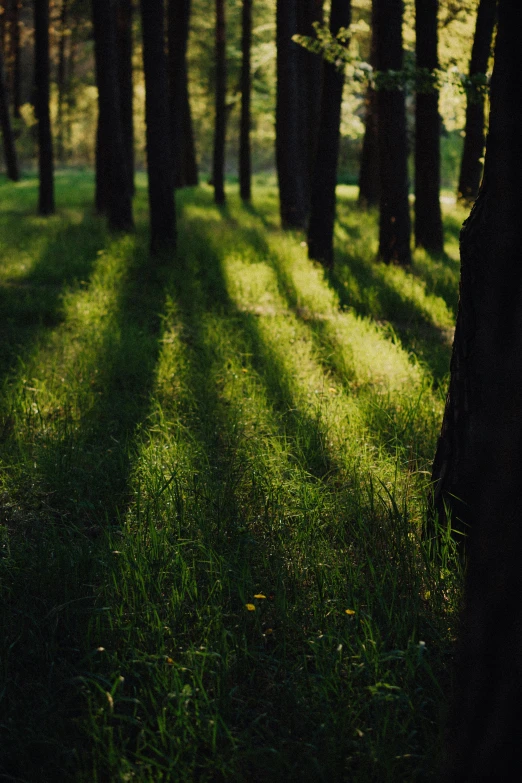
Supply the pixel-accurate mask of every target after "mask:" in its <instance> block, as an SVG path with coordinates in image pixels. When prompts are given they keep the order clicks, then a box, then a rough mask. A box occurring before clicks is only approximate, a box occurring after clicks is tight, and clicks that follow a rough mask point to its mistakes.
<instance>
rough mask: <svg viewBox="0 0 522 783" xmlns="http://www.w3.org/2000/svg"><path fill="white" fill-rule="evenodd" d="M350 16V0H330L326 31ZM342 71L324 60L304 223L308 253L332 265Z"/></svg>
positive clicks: (333, 30) (342, 24)
mask: <svg viewBox="0 0 522 783" xmlns="http://www.w3.org/2000/svg"><path fill="white" fill-rule="evenodd" d="M350 18H351V1H350V0H332V7H331V11H330V32H331V33H332V35H337V33H338V32H339V30H340V28H341V27H348V26H349V24H350ZM343 87H344V73H343V72H342V71H339V70H337V68H336V67H335V65H333V63H325V64H324V70H323V88H322V102H321V117H320V122H319V144H318V147H317V155H316V162H315V171H314V177H313V181H314V186H313V188H312V196H311V208H310V221H309V224H308V255H309V257H310V258H313V259H315V260H316V261H320V262H321V263H322V264H324V265H325V266H326V267H329V268H331V267H332V266H333V232H334V222H335V187H336V185H337V159H338V156H339V136H340V124H341V104H342V99H343Z"/></svg>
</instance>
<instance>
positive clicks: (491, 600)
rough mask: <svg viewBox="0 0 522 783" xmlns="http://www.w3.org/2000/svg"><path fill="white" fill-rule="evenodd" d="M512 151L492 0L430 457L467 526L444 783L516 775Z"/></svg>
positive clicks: (521, 610) (513, 52) (520, 455)
mask: <svg viewBox="0 0 522 783" xmlns="http://www.w3.org/2000/svg"><path fill="white" fill-rule="evenodd" d="M521 153H522V6H521V4H520V3H514V2H512V0H500V2H499V5H498V35H497V40H496V51H495V65H494V71H493V77H492V83H491V114H490V123H489V132H488V140H487V150H486V160H485V170H484V178H483V182H482V186H481V189H480V192H479V196H478V198H477V201H476V202H475V205H474V207H473V210H472V212H471V215H470V217H469V219H468V220H467V221H466V223H465V225H464V228H463V230H462V234H461V261H462V267H461V283H460V292H461V294H460V305H459V314H458V321H457V332H456V334H455V342H454V348H453V357H452V367H451V382H450V392H449V397H448V403H447V407H446V414H445V417H444V425H443V429H442V436H441V442H440V444H439V450H438V453H437V459H436V468H437V470H436V475H435V477H436V478H438V480H439V487H441V489H439V497H440V495H441V493H442V494H443V495H444V496H445V497H446V499H447V502H448V503H449V504H450V506H452V507H453V508H454V510H455V512H456V513H457V514H458V516H460V517H461V519H462V522H465V523H466V524H467V525H468V527H467V528H466V531H467V533H468V538H467V542H466V544H467V545H466V550H467V570H466V584H465V596H464V612H463V617H462V622H461V632H460V639H459V654H458V658H457V670H456V676H455V684H456V693H455V695H454V702H453V709H452V715H451V719H450V725H449V731H448V748H447V750H448V753H447V765H446V770H445V775H444V777H443V780H445V781H446V783H466V782H469V783H472V782H473V783H474V782H475V781H493V780H498V781H518V780H521V779H522V744H521V743H520V737H521V735H522V712H521V709H520V705H521V703H522V604H521V601H520V596H521V594H522V568H521V562H522V525H521V524H520V521H521V520H520V510H521V508H522V468H521V466H522V396H521V394H520V388H521V385H522V264H521V245H522V232H521V228H520V226H521V222H520V216H521V214H522V191H521V188H520V182H521V180H522V154H521ZM450 493H455V494H456V495H457V497H458V498H460V499H461V502H460V503H458V504H457V505H456V507H455V503H454V498H453V497H452V495H451V494H450Z"/></svg>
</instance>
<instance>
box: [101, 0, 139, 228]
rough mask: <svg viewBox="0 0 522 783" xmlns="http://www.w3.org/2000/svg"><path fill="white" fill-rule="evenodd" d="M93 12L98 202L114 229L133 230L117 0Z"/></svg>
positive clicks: (105, 1) (109, 0)
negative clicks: (119, 57) (121, 81)
mask: <svg viewBox="0 0 522 783" xmlns="http://www.w3.org/2000/svg"><path fill="white" fill-rule="evenodd" d="M92 11H93V29H94V45H95V56H96V82H97V85H98V134H97V149H96V154H97V159H96V174H97V197H96V203H97V206H98V209H99V210H100V211H101V212H105V213H106V214H107V218H108V221H109V227H110V228H111V229H112V230H114V231H130V230H131V229H132V227H133V220H132V194H131V181H130V172H129V170H128V168H127V157H126V150H125V146H124V137H123V129H122V121H121V104H120V90H119V83H118V51H117V38H116V0H93V3H92ZM98 178H99V179H98Z"/></svg>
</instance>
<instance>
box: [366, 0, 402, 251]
mask: <svg viewBox="0 0 522 783" xmlns="http://www.w3.org/2000/svg"><path fill="white" fill-rule="evenodd" d="M402 15H403V0H375V17H374V23H375V28H376V34H377V52H376V55H377V69H378V71H381V72H383V71H389V70H393V71H402V68H403V51H402ZM377 99H378V122H379V125H378V129H379V168H380V176H381V199H380V217H379V256H380V257H381V259H382V260H383V261H385V262H386V263H388V264H389V263H393V264H400V265H402V266H407V265H409V264H410V263H411V250H410V233H411V221H410V209H409V203H408V168H407V158H408V147H407V139H406V108H405V100H404V92H403V91H402V90H401V89H399V88H398V87H392V88H391V89H386V88H382V89H379V90H378V96H377Z"/></svg>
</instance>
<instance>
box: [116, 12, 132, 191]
mask: <svg viewBox="0 0 522 783" xmlns="http://www.w3.org/2000/svg"><path fill="white" fill-rule="evenodd" d="M132 10H133V9H132V0H118V3H117V8H116V36H117V50H118V86H119V92H120V112H121V125H122V133H123V147H124V151H125V161H126V168H127V172H128V177H129V181H130V189H131V193H132V195H134V113H133V88H132Z"/></svg>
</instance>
